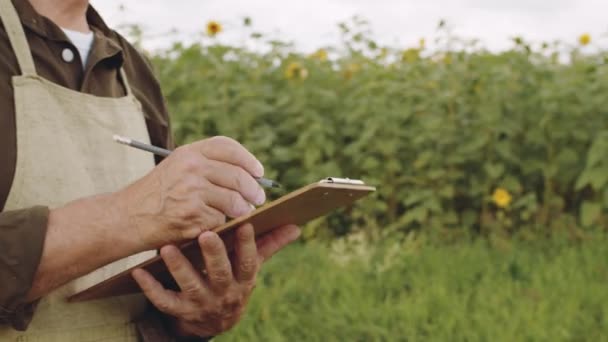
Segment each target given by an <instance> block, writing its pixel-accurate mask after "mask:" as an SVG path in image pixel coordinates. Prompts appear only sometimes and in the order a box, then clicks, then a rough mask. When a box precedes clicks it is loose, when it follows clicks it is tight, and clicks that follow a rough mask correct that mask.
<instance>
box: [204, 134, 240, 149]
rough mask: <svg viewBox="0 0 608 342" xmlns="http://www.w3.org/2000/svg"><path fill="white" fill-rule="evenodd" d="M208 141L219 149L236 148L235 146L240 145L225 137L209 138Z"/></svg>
mask: <svg viewBox="0 0 608 342" xmlns="http://www.w3.org/2000/svg"><path fill="white" fill-rule="evenodd" d="M207 141H208V142H209V143H210V144H211V145H213V146H214V147H217V148H222V147H227V146H234V145H235V144H238V143H237V142H236V140H234V139H232V138H229V137H227V136H223V135H217V136H215V137H212V138H209V139H208V140H207Z"/></svg>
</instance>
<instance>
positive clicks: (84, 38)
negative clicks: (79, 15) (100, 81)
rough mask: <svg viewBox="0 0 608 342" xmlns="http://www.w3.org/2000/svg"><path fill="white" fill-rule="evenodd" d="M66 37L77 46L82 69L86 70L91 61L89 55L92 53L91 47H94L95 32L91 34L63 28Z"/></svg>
mask: <svg viewBox="0 0 608 342" xmlns="http://www.w3.org/2000/svg"><path fill="white" fill-rule="evenodd" d="M61 29H62V30H63V32H65V35H66V36H68V38H70V40H71V41H72V44H74V46H76V48H77V49H78V53H79V54H80V59H81V60H82V69H84V68H85V67H86V65H87V60H88V59H89V53H90V52H91V46H92V45H93V39H94V38H95V37H94V36H93V31H90V32H89V33H82V32H78V31H73V30H68V29H64V28H63V27H62V28H61Z"/></svg>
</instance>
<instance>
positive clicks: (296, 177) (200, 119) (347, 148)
mask: <svg viewBox="0 0 608 342" xmlns="http://www.w3.org/2000/svg"><path fill="white" fill-rule="evenodd" d="M444 25H445V24H444V23H441V24H440V28H439V29H440V31H439V34H438V38H437V39H436V44H435V45H436V46H440V47H444V48H439V49H434V50H433V51H427V50H426V49H425V41H424V40H421V41H420V44H419V46H416V47H413V48H409V49H405V50H398V49H395V48H391V47H383V46H378V44H376V43H375V42H374V41H373V40H371V39H369V38H368V36H367V35H366V32H367V31H366V29H365V26H364V25H363V24H362V23H359V24H357V21H355V23H353V24H351V25H347V24H343V25H341V29H342V32H343V36H344V41H343V44H342V45H341V46H337V47H329V48H324V49H319V50H318V51H317V52H315V53H313V54H310V55H306V54H301V53H298V52H296V51H294V50H293V49H292V48H291V47H290V45H289V44H286V43H283V42H278V41H264V36H261V35H260V34H256V33H253V34H252V37H251V39H252V40H256V41H259V43H260V44H266V45H265V46H266V49H265V52H252V51H250V50H247V49H244V48H240V47H233V46H225V45H221V44H219V43H217V42H216V41H214V40H213V38H212V37H214V36H215V35H217V34H221V29H222V28H221V26H220V24H219V23H216V22H212V23H210V24H209V27H208V29H207V31H208V34H209V36H210V38H209V39H208V40H205V41H204V42H202V43H197V44H193V45H190V46H182V45H180V44H176V45H175V46H174V47H173V48H171V49H169V50H167V51H164V52H161V53H158V54H155V55H153V56H152V57H151V58H152V60H153V63H154V65H155V67H156V69H157V72H158V75H159V78H160V80H161V84H162V86H163V89H164V92H165V95H166V98H167V100H168V103H169V106H170V111H171V113H172V119H173V129H174V132H175V136H176V138H177V141H178V143H187V142H191V141H194V140H197V139H200V138H202V137H209V136H213V135H226V136H230V137H232V138H235V139H237V140H238V141H240V142H242V143H243V144H244V145H245V146H246V147H247V148H249V149H250V150H251V151H252V152H253V153H254V154H255V155H256V156H258V157H259V159H260V160H261V161H262V162H263V163H264V165H265V168H266V171H267V176H269V177H272V178H275V179H277V180H278V181H279V182H281V183H283V184H284V185H286V188H287V189H288V190H293V189H297V188H298V187H300V186H303V185H305V184H308V183H309V182H312V181H316V180H319V179H321V178H324V177H327V176H334V177H349V178H358V179H363V180H365V181H366V182H367V183H369V184H372V185H375V186H377V188H378V192H377V194H376V195H375V197H373V198H370V199H367V200H365V201H364V202H361V203H358V204H357V205H356V206H354V207H353V208H349V209H348V210H346V212H341V213H337V214H334V215H331V216H329V217H327V218H326V219H324V220H321V221H319V222H315V223H313V224H311V225H310V227H309V229H308V230H307V233H306V234H307V238H312V237H321V238H325V237H332V236H340V235H344V234H346V233H349V232H352V231H357V230H365V231H366V232H368V233H370V234H392V233H406V232H409V231H420V230H426V231H429V232H430V233H432V234H435V235H437V236H438V237H444V238H447V239H454V238H456V239H457V238H459V237H461V236H464V235H470V234H482V235H488V234H503V235H504V234H507V235H512V234H523V235H526V236H534V235H538V234H540V235H546V234H551V233H552V232H553V231H555V230H569V231H571V232H573V233H575V234H579V235H580V234H584V232H585V230H587V229H594V228H604V227H606V226H607V225H608V217H607V216H606V211H607V210H608V53H606V52H605V51H601V50H599V49H597V51H595V52H593V53H583V51H582V50H584V51H586V48H587V47H588V45H590V44H591V37H589V36H588V35H583V36H581V37H580V42H577V44H575V45H574V46H568V45H566V44H561V43H555V44H551V45H549V44H542V45H539V46H535V45H532V44H528V43H526V42H525V41H524V40H523V39H522V38H516V39H514V43H513V48H512V49H511V50H510V51H506V52H501V53H492V52H488V51H486V50H484V49H483V48H482V47H479V46H478V45H477V43H476V42H474V41H472V42H470V41H464V40H460V39H458V38H456V37H452V36H451V35H450V34H449V32H447V30H446V32H443V31H441V28H442V27H443V26H444ZM565 49H569V50H568V51H567V52H564V50H565ZM564 54H566V57H567V58H568V63H564V62H562V61H561V59H563V58H561V57H563V56H564ZM560 56H561V57H560ZM330 57H331V58H330Z"/></svg>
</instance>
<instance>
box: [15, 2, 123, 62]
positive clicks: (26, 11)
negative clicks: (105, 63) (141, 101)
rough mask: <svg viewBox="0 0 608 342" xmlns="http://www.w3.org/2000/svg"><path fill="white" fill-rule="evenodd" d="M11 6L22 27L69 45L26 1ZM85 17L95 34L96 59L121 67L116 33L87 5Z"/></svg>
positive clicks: (67, 39)
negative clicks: (110, 60) (111, 61)
mask: <svg viewBox="0 0 608 342" xmlns="http://www.w3.org/2000/svg"><path fill="white" fill-rule="evenodd" d="M13 5H14V6H15V9H16V10H17V13H18V15H19V18H20V19H21V23H22V24H23V26H25V27H26V28H28V29H30V30H32V31H33V32H35V33H36V34H38V35H40V36H42V37H43V38H45V39H49V40H53V41H57V42H65V43H70V44H71V42H70V40H69V38H68V37H67V36H66V35H65V33H64V32H63V31H62V30H61V28H60V27H59V26H57V25H56V24H55V23H54V22H52V21H51V20H50V19H49V18H47V17H44V16H42V15H40V14H39V13H38V12H36V10H35V9H34V7H32V5H31V4H30V2H29V1H28V0H13ZM86 15H87V22H88V23H89V26H90V27H91V30H92V31H93V32H94V33H95V41H94V43H93V47H92V49H91V52H93V51H95V53H96V56H95V57H96V59H99V60H102V59H107V58H110V59H112V60H115V61H116V62H118V63H119V65H122V63H123V52H122V47H121V46H120V44H119V43H118V42H117V39H116V33H114V31H112V30H111V29H110V28H109V27H108V26H107V25H106V23H105V22H104V21H103V19H102V18H101V16H100V15H99V13H97V11H96V10H95V8H93V6H91V5H89V7H88V8H87V14H86Z"/></svg>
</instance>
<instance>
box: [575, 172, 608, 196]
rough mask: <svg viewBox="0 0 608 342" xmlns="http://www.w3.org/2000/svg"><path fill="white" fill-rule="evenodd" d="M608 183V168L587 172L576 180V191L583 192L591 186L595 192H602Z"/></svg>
mask: <svg viewBox="0 0 608 342" xmlns="http://www.w3.org/2000/svg"><path fill="white" fill-rule="evenodd" d="M606 183H608V167H606V168H600V167H596V168H592V169H590V170H585V171H583V173H582V174H581V175H580V176H579V178H578V179H577V180H576V184H575V189H576V190H581V189H583V188H584V187H585V186H587V185H590V186H591V187H592V188H593V189H594V190H600V189H602V188H603V187H604V185H606Z"/></svg>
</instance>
